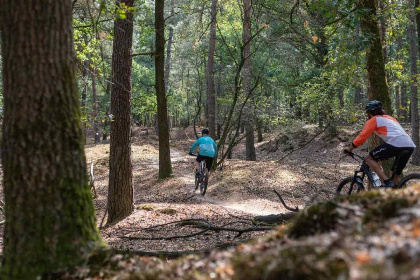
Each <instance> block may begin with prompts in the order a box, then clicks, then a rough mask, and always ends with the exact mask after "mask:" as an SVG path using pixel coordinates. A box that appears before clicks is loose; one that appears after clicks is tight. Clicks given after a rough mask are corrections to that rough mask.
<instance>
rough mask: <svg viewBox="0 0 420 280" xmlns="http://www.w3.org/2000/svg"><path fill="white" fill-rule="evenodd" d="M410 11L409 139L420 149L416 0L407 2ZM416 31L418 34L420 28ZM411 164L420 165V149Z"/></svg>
mask: <svg viewBox="0 0 420 280" xmlns="http://www.w3.org/2000/svg"><path fill="white" fill-rule="evenodd" d="M408 4H409V7H410V11H409V19H410V20H409V26H408V31H407V33H408V37H409V44H410V69H411V79H410V80H411V82H410V92H411V108H410V109H411V138H412V139H413V142H414V144H416V146H417V147H420V145H419V144H420V143H419V142H420V141H419V105H418V96H417V80H418V78H417V73H418V71H417V51H418V50H419V49H417V40H418V38H417V37H416V7H417V6H418V0H416V5H414V0H409V1H408ZM417 31H418V32H419V33H420V27H418V29H417ZM411 163H412V164H414V165H420V149H419V148H417V149H415V150H414V153H413V155H412V156H411Z"/></svg>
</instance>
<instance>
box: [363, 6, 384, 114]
mask: <svg viewBox="0 0 420 280" xmlns="http://www.w3.org/2000/svg"><path fill="white" fill-rule="evenodd" d="M358 8H359V9H362V10H365V11H366V12H365V14H364V16H363V17H362V20H361V29H362V32H363V33H365V34H366V35H367V36H368V37H369V38H370V42H369V47H368V49H367V50H366V60H367V62H366V68H367V73H368V81H369V87H368V97H369V99H370V100H374V99H376V100H379V101H381V102H382V105H383V106H384V109H385V110H386V112H387V114H389V115H391V114H392V106H391V98H390V96H389V91H388V85H387V83H386V75H385V63H384V57H383V54H382V44H381V38H380V36H379V28H378V21H377V15H376V6H375V0H360V1H359V3H358Z"/></svg>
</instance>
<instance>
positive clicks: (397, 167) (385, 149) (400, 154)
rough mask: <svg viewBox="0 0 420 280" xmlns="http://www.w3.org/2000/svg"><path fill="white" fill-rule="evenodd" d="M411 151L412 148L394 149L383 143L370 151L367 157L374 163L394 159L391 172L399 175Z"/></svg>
mask: <svg viewBox="0 0 420 280" xmlns="http://www.w3.org/2000/svg"><path fill="white" fill-rule="evenodd" d="M413 151H414V148H413V147H394V146H392V145H389V144H387V143H385V144H382V145H379V146H378V147H376V148H375V149H373V150H372V151H370V153H369V155H370V156H371V157H372V158H373V159H374V160H376V161H378V160H383V159H389V158H392V157H395V160H394V164H393V166H392V170H393V171H394V172H395V174H397V175H400V174H401V173H402V171H403V169H404V167H405V166H406V165H407V162H408V160H409V159H410V157H411V154H412V153H413Z"/></svg>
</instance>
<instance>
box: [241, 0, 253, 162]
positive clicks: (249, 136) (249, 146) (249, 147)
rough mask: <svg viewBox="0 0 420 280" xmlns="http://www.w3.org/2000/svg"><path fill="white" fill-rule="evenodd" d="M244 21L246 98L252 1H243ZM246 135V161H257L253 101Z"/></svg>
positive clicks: (250, 75) (249, 81)
mask: <svg viewBox="0 0 420 280" xmlns="http://www.w3.org/2000/svg"><path fill="white" fill-rule="evenodd" d="M243 7H244V19H243V20H244V21H243V29H242V38H243V44H244V47H243V48H244V49H243V56H244V59H245V62H244V68H243V73H242V77H243V88H244V94H245V96H249V95H250V94H251V80H252V71H251V1H250V0H243ZM245 134H246V137H245V139H246V148H245V149H246V151H245V152H246V160H256V154H255V146H254V109H253V102H252V99H251V100H250V101H249V102H248V108H247V110H246V115H245Z"/></svg>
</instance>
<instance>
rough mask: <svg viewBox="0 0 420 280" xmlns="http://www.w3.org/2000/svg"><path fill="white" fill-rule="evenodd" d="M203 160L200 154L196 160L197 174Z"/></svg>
mask: <svg viewBox="0 0 420 280" xmlns="http://www.w3.org/2000/svg"><path fill="white" fill-rule="evenodd" d="M202 160H203V157H202V156H200V154H198V155H197V158H196V160H195V172H196V173H198V172H199V171H200V162H201V161H202Z"/></svg>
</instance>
